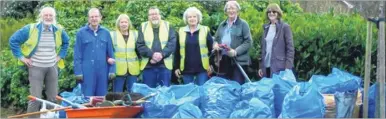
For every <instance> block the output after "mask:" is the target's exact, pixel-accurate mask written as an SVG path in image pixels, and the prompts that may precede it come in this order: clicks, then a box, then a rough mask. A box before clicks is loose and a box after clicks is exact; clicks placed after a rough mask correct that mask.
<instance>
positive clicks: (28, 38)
mask: <svg viewBox="0 0 386 119" xmlns="http://www.w3.org/2000/svg"><path fill="white" fill-rule="evenodd" d="M38 17H39V19H38V23H32V24H29V25H26V26H24V27H23V28H22V29H20V30H18V31H16V32H15V33H14V34H13V35H12V36H11V38H10V39H9V45H10V47H11V50H12V53H13V55H14V56H15V57H16V58H18V59H19V60H20V62H19V64H21V65H23V63H24V65H25V66H27V68H28V80H29V83H30V88H29V92H30V94H31V95H32V96H35V97H38V98H42V91H43V87H45V90H46V92H45V93H46V96H47V100H49V101H55V96H56V95H57V94H58V67H59V68H64V62H63V60H62V59H63V58H64V57H65V56H66V53H67V48H68V40H69V37H68V35H67V33H66V32H65V31H64V29H63V28H62V27H60V25H58V24H56V13H55V9H54V8H52V7H44V8H43V9H41V11H40V14H39V16H38ZM43 85H45V86H43ZM40 105H41V103H40V102H37V101H30V102H29V103H28V109H27V112H36V111H39V108H40ZM48 108H52V107H48ZM31 117H32V118H38V117H39V115H34V116H31Z"/></svg>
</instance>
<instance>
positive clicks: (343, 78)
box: [310, 68, 361, 94]
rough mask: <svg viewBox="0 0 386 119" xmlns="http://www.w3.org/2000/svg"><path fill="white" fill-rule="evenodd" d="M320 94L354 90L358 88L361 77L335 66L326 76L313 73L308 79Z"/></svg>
mask: <svg viewBox="0 0 386 119" xmlns="http://www.w3.org/2000/svg"><path fill="white" fill-rule="evenodd" d="M310 82H311V83H312V84H313V85H316V86H317V87H318V89H319V90H320V92H321V93H322V94H334V93H335V92H337V91H338V92H345V91H354V90H358V89H359V88H360V84H361V78H359V77H357V76H354V75H352V74H350V73H347V72H345V71H341V70H339V69H337V68H333V69H332V73H331V74H329V75H328V76H322V75H313V76H312V77H311V79H310Z"/></svg>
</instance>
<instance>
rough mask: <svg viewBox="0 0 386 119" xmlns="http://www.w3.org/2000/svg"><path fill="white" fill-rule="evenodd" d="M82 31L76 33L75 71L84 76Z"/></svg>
mask: <svg viewBox="0 0 386 119" xmlns="http://www.w3.org/2000/svg"><path fill="white" fill-rule="evenodd" d="M80 32H81V31H78V33H76V40H75V44H74V73H75V76H83V71H82V60H83V52H82V49H83V47H82V36H81V35H82V34H81V33H80Z"/></svg>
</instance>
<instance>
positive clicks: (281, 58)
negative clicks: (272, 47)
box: [276, 55, 285, 61]
mask: <svg viewBox="0 0 386 119" xmlns="http://www.w3.org/2000/svg"><path fill="white" fill-rule="evenodd" d="M276 59H277V60H280V61H284V60H285V57H284V56H278V55H277V56H276Z"/></svg>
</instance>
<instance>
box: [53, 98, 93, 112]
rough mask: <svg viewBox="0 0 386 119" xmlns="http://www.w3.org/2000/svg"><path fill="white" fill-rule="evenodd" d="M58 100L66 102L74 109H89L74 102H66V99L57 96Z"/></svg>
mask: <svg viewBox="0 0 386 119" xmlns="http://www.w3.org/2000/svg"><path fill="white" fill-rule="evenodd" d="M56 99H57V100H61V101H64V102H66V103H68V104H70V105H71V106H72V107H73V108H81V109H84V108H87V107H86V106H83V105H81V104H77V103H73V102H71V101H68V100H66V99H64V98H62V97H60V96H56Z"/></svg>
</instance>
